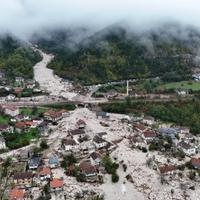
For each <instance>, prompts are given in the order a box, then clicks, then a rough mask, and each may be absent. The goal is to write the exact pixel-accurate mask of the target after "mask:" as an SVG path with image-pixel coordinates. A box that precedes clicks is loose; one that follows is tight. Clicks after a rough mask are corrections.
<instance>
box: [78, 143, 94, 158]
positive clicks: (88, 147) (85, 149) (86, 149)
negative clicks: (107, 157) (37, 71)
mask: <svg viewBox="0 0 200 200" xmlns="http://www.w3.org/2000/svg"><path fill="white" fill-rule="evenodd" d="M80 150H81V151H82V153H83V154H84V155H87V154H90V153H93V152H95V150H96V146H95V144H94V143H93V142H92V141H87V142H83V143H81V144H80Z"/></svg>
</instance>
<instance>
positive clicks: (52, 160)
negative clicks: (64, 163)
mask: <svg viewBox="0 0 200 200" xmlns="http://www.w3.org/2000/svg"><path fill="white" fill-rule="evenodd" d="M48 163H49V164H50V165H52V164H58V163H59V160H58V157H57V155H52V156H51V157H49V161H48Z"/></svg>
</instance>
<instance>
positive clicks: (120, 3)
mask: <svg viewBox="0 0 200 200" xmlns="http://www.w3.org/2000/svg"><path fill="white" fill-rule="evenodd" d="M199 8H200V1H199V0H167V1H163V0H0V34H5V33H11V34H13V35H15V36H17V37H19V38H21V39H29V38H30V37H31V36H32V35H33V34H35V33H39V32H43V31H44V30H55V29H60V28H62V29H63V28H64V29H65V28H70V29H73V28H80V27H85V28H88V29H90V30H93V31H98V30H101V29H103V28H105V27H107V26H109V25H112V24H116V23H118V24H122V25H125V26H126V27H129V29H130V30H139V31H140V30H148V29H153V28H154V27H157V26H158V25H160V24H162V23H169V22H177V23H180V24H182V25H186V26H187V25H190V26H195V27H197V28H200V12H199Z"/></svg>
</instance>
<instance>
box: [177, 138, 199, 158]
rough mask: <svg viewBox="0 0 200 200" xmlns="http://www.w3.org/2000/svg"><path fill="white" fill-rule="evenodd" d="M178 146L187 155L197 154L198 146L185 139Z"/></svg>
mask: <svg viewBox="0 0 200 200" xmlns="http://www.w3.org/2000/svg"><path fill="white" fill-rule="evenodd" d="M178 148H179V149H180V150H182V151H183V152H184V153H185V154H186V155H187V156H191V155H194V154H196V148H195V147H193V146H191V145H190V144H188V143H186V142H185V141H181V142H179V143H178Z"/></svg>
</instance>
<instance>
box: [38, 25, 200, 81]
mask: <svg viewBox="0 0 200 200" xmlns="http://www.w3.org/2000/svg"><path fill="white" fill-rule="evenodd" d="M169 28H171V29H172V27H165V28H162V29H159V30H156V31H154V32H153V31H152V32H148V33H142V34H135V33H133V32H131V33H130V32H129V33H128V32H127V31H125V29H122V28H113V27H112V28H108V29H106V30H103V31H101V32H98V33H95V34H94V35H92V36H90V37H88V38H85V39H83V41H82V42H80V43H78V44H74V46H73V48H71V46H72V45H71V42H72V41H71V40H70V39H69V38H70V34H69V33H67V32H64V31H61V32H54V33H52V34H51V37H48V39H40V40H39V41H38V44H39V46H40V47H41V48H44V49H46V50H47V51H49V52H52V53H54V54H55V56H56V57H55V59H54V61H53V62H52V63H50V64H49V67H50V68H52V69H54V70H55V73H56V74H58V75H59V76H61V77H63V78H67V79H70V80H75V81H76V80H81V81H82V82H83V83H84V84H91V83H100V82H107V81H108V80H119V79H127V78H141V77H155V76H160V77H161V78H162V79H164V80H165V81H179V80H183V79H188V78H189V77H190V76H191V69H192V68H193V67H195V65H196V63H194V58H195V56H196V53H197V48H198V45H199V39H200V35H199V33H198V32H196V31H194V30H192V29H191V30H187V34H185V35H187V36H181V34H180V33H179V30H178V29H177V30H176V31H174V30H173V31H174V32H176V33H175V34H174V32H173V33H172V31H171V30H169ZM175 35H176V36H175Z"/></svg>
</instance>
